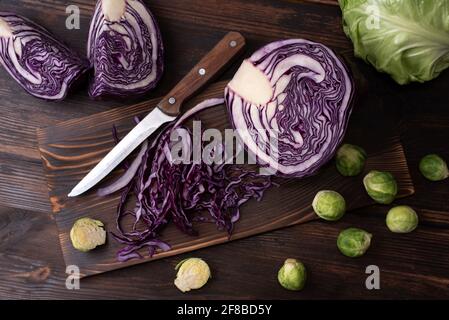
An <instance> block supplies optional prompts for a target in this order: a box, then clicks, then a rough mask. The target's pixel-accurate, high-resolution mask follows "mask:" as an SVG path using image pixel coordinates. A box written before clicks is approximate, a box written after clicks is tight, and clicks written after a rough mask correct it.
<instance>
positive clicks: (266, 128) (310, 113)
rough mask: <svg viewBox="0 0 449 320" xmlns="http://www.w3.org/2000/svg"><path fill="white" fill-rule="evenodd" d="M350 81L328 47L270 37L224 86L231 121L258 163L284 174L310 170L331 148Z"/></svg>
mask: <svg viewBox="0 0 449 320" xmlns="http://www.w3.org/2000/svg"><path fill="white" fill-rule="evenodd" d="M353 96H354V83H353V80H352V78H351V76H350V75H349V73H348V69H347V68H346V66H345V65H344V63H343V62H342V61H341V60H340V59H339V58H338V57H337V56H336V55H335V54H334V53H333V52H332V50H330V49H329V48H328V47H326V46H324V45H322V44H318V43H314V42H310V41H307V40H301V39H297V40H296V39H292V40H285V41H278V42H273V43H271V44H268V45H266V46H265V47H263V48H261V49H260V50H258V51H257V52H255V53H254V54H253V55H252V56H251V57H250V58H249V59H247V60H245V61H244V62H243V64H242V66H241V67H240V69H239V70H238V71H237V73H236V74H235V76H234V78H233V80H232V81H231V82H230V83H229V84H228V86H227V88H226V90H225V98H226V104H227V106H228V110H229V115H230V119H231V122H232V124H233V126H234V128H235V129H237V130H238V134H239V137H240V138H241V139H242V141H243V143H244V144H245V146H246V148H247V149H248V151H249V152H251V153H252V154H253V155H255V156H257V159H258V163H259V164H261V165H263V166H266V167H267V168H269V169H270V171H271V172H272V173H274V172H275V173H276V174H277V175H280V176H288V177H306V176H310V175H313V174H315V173H316V172H317V171H318V170H319V169H320V168H321V167H322V166H323V165H324V164H325V163H326V162H328V161H329V160H330V159H331V158H332V157H333V156H334V153H335V152H336V149H337V147H338V145H339V144H340V143H341V141H342V139H343V136H344V133H345V131H346V127H347V124H348V120H349V117H350V114H351V110H352V100H353Z"/></svg>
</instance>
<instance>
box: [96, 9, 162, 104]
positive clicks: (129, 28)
mask: <svg viewBox="0 0 449 320" xmlns="http://www.w3.org/2000/svg"><path fill="white" fill-rule="evenodd" d="M87 51H88V53H87V54H88V58H89V60H90V62H91V64H92V66H93V67H94V72H95V74H94V79H93V81H92V82H91V84H90V87H89V95H90V96H91V97H93V98H99V97H104V96H116V97H127V96H131V95H140V94H143V93H145V92H147V91H149V90H151V89H153V88H154V87H155V86H156V84H157V83H158V81H159V80H160V78H161V77H162V74H163V70H164V61H163V55H164V47H163V43H162V37H161V34H160V31H159V27H158V25H157V23H156V20H155V19H154V17H153V15H152V14H151V12H150V11H149V10H148V9H147V8H146V6H145V5H144V3H143V2H142V1H140V0H99V1H98V2H97V6H96V9H95V13H94V16H93V18H92V22H91V25H90V31H89V40H88V49H87Z"/></svg>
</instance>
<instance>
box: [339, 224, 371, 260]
mask: <svg viewBox="0 0 449 320" xmlns="http://www.w3.org/2000/svg"><path fill="white" fill-rule="evenodd" d="M371 238H372V234H370V233H368V232H366V231H365V230H362V229H357V228H349V229H346V230H343V231H342V232H340V234H339V235H338V239H337V247H338V249H340V251H341V253H343V254H344V255H345V256H347V257H351V258H355V257H360V256H363V255H364V254H365V252H366V250H368V248H369V246H370V244H371Z"/></svg>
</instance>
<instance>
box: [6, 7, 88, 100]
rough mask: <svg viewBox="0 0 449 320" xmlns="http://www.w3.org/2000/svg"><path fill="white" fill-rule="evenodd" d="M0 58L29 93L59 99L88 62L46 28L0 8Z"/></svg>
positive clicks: (86, 68)
mask: <svg viewBox="0 0 449 320" xmlns="http://www.w3.org/2000/svg"><path fill="white" fill-rule="evenodd" d="M0 62H1V63H2V65H3V66H4V67H5V69H6V70H7V71H8V72H9V74H10V75H11V76H12V77H13V78H14V79H15V80H16V81H17V82H18V83H19V84H20V85H21V86H22V87H23V88H24V89H25V90H26V91H28V92H29V93H30V94H32V95H33V96H35V97H38V98H42V99H46V100H62V99H64V98H65V96H66V95H67V92H68V90H69V88H70V86H71V85H72V84H73V83H74V82H75V81H76V80H77V79H79V78H80V76H81V75H82V74H84V73H85V72H86V71H87V70H88V68H89V64H88V61H87V60H84V59H81V58H80V57H78V56H77V55H76V54H74V52H73V51H72V50H70V49H69V48H67V47H66V46H65V45H64V44H63V43H61V42H59V41H58V40H56V39H55V38H54V37H53V35H51V34H50V33H49V32H48V31H47V30H46V29H44V28H42V27H41V26H39V25H37V24H35V23H34V22H32V21H30V20H28V19H26V18H23V17H21V16H18V15H16V14H13V13H8V12H0Z"/></svg>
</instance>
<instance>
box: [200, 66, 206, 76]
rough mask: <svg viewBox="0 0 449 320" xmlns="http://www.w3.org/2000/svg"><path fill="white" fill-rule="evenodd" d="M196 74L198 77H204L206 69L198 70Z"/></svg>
mask: <svg viewBox="0 0 449 320" xmlns="http://www.w3.org/2000/svg"><path fill="white" fill-rule="evenodd" d="M198 73H199V74H200V76H204V75H205V74H206V69H204V68H201V69H200V70H198Z"/></svg>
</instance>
